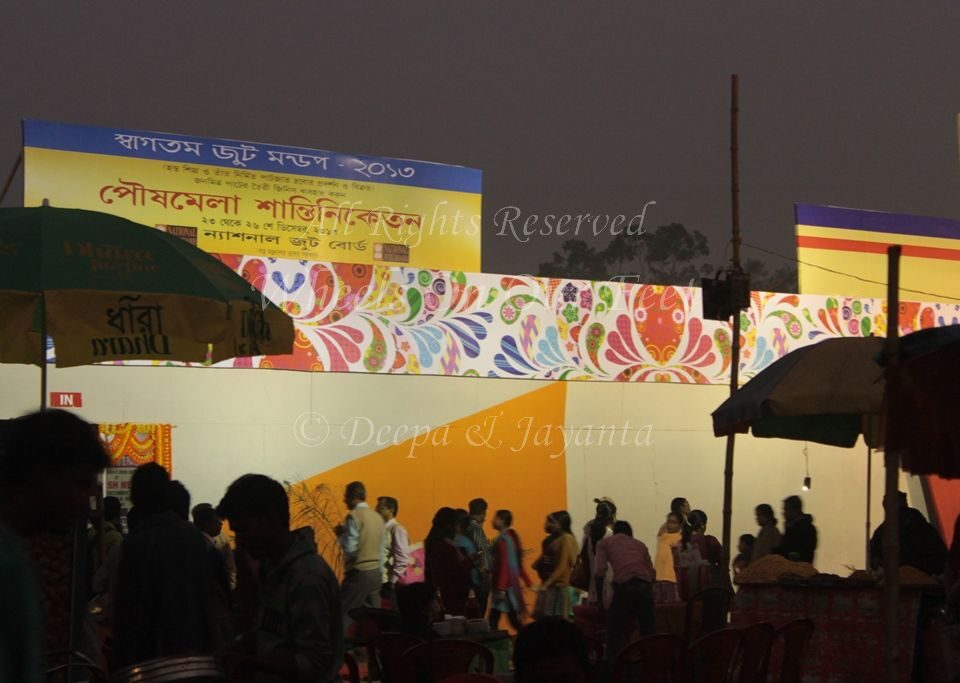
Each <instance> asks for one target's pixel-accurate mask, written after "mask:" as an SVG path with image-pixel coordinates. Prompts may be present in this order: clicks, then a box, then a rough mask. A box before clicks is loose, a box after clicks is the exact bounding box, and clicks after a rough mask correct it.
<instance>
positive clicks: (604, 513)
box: [593, 497, 617, 526]
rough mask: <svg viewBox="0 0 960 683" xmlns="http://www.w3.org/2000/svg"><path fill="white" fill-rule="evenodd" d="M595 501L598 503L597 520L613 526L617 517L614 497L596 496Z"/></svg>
mask: <svg viewBox="0 0 960 683" xmlns="http://www.w3.org/2000/svg"><path fill="white" fill-rule="evenodd" d="M593 502H594V503H596V504H597V512H596V521H598V522H600V523H602V524H605V525H607V526H612V525H613V523H614V521H616V519H617V506H616V504H615V503H614V502H613V499H612V498H607V497H603V498H594V499H593Z"/></svg>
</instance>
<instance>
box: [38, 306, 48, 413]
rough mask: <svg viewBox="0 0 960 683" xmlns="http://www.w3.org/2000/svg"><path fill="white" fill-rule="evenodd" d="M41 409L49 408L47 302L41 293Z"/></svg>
mask: <svg viewBox="0 0 960 683" xmlns="http://www.w3.org/2000/svg"><path fill="white" fill-rule="evenodd" d="M37 305H38V306H40V411H41V412H44V411H46V409H47V304H46V301H45V300H44V298H43V295H42V294H41V295H40V303H39V304H37Z"/></svg>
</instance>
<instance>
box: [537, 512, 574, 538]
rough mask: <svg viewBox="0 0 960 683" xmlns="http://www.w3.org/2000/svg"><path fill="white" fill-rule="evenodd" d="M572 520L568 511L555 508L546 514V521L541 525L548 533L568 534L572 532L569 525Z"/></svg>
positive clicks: (571, 523)
mask: <svg viewBox="0 0 960 683" xmlns="http://www.w3.org/2000/svg"><path fill="white" fill-rule="evenodd" d="M572 525H573V522H572V521H571V519H570V513H569V512H567V511H566V510H557V511H556V512H551V513H550V514H549V515H547V521H546V523H545V524H544V525H543V530H544V531H546V532H547V533H548V534H570V533H573V531H572V530H571V526H572Z"/></svg>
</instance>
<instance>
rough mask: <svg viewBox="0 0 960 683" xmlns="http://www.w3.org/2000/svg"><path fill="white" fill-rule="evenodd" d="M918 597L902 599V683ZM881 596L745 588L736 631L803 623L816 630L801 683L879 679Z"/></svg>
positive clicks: (836, 589) (860, 591)
mask: <svg viewBox="0 0 960 683" xmlns="http://www.w3.org/2000/svg"><path fill="white" fill-rule="evenodd" d="M920 597H921V591H919V590H911V589H910V588H907V587H904V588H902V590H901V593H900V609H899V618H900V662H901V666H900V680H901V681H903V682H904V683H907V682H909V681H910V672H911V670H912V667H913V656H914V645H915V642H916V635H917V621H918V615H919V609H920ZM882 599H883V598H882V590H881V589H880V588H876V587H851V586H842V585H836V586H810V585H797V586H793V585H783V584H773V585H766V584H764V585H757V584H751V585H743V586H741V587H740V591H739V592H738V593H737V595H736V597H735V598H734V601H733V610H732V616H731V621H732V625H733V626H736V627H743V626H749V625H750V624H755V623H758V622H766V623H770V624H773V625H774V626H776V627H778V628H779V627H780V626H783V625H784V624H786V623H788V622H790V621H793V620H794V619H803V618H807V619H810V620H812V621H813V623H814V624H816V628H815V629H814V632H813V636H812V638H811V640H810V645H809V647H808V648H807V653H806V656H805V658H804V669H803V679H802V680H803V681H804V683H810V682H814V681H816V682H821V681H822V682H823V683H827V682H828V681H829V683H844V682H846V681H850V682H853V681H857V682H861V681H879V680H882V679H883V660H884V658H883V640H884V638H883V632H884V623H883V607H882V604H883V603H882Z"/></svg>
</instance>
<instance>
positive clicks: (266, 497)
mask: <svg viewBox="0 0 960 683" xmlns="http://www.w3.org/2000/svg"><path fill="white" fill-rule="evenodd" d="M217 515H218V516H219V517H220V518H221V519H225V520H227V521H228V522H229V523H230V528H231V529H232V530H233V532H234V533H235V534H236V537H237V546H239V547H240V548H242V549H243V550H244V551H246V552H247V553H248V554H249V555H250V556H251V557H253V558H255V559H262V558H264V557H269V556H270V555H273V554H276V553H278V552H279V551H281V550H282V549H283V548H285V547H286V544H287V542H288V540H289V538H290V503H289V501H288V500H287V492H286V491H284V489H283V486H282V485H281V484H280V482H277V481H274V480H273V479H271V478H270V477H267V476H264V475H262V474H245V475H243V476H242V477H240V478H239V479H237V480H236V481H235V482H233V483H232V484H230V486H229V487H228V488H227V492H226V494H224V496H223V500H221V501H220V504H219V505H218V506H217Z"/></svg>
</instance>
